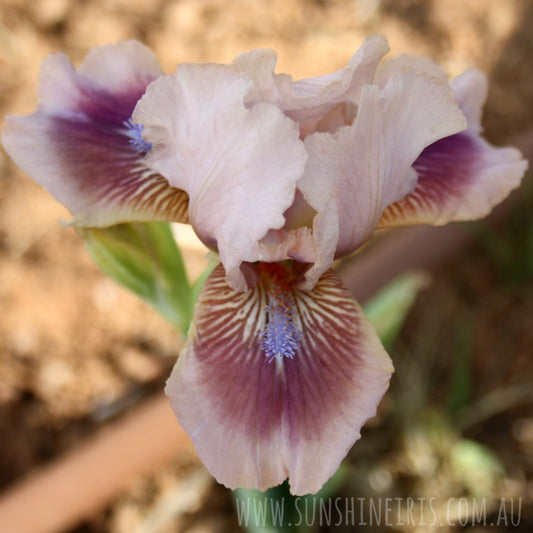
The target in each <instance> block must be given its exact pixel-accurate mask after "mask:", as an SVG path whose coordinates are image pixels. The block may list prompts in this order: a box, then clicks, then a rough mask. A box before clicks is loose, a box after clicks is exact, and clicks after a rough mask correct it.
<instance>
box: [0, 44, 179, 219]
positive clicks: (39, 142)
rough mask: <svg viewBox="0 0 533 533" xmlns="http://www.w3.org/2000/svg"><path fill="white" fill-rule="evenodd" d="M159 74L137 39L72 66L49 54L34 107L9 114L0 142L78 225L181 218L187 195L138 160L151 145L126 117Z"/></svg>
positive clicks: (150, 57) (113, 46)
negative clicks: (25, 113) (23, 113)
mask: <svg viewBox="0 0 533 533" xmlns="http://www.w3.org/2000/svg"><path fill="white" fill-rule="evenodd" d="M114 74H116V77H115V78H114V77H113V76H114ZM158 74H160V69H159V67H158V66H157V63H156V62H155V59H154V57H153V54H152V53H151V52H150V51H149V50H148V49H147V48H146V47H145V46H143V45H141V44H140V43H137V42H135V41H128V42H126V43H119V44H117V45H112V46H106V47H101V48H98V49H96V50H93V52H92V53H90V54H89V56H88V57H87V59H86V60H85V62H84V63H83V64H82V66H81V67H80V69H79V71H78V72H76V70H75V69H74V68H73V67H72V65H71V64H70V63H69V61H68V59H67V58H66V57H65V56H64V55H62V54H56V55H53V56H50V57H48V58H47V59H46V60H45V61H44V62H43V67H42V71H41V84H40V88H39V100H40V107H39V109H38V110H37V111H36V112H35V113H33V114H32V115H28V116H23V117H17V116H10V117H8V118H7V119H6V124H5V128H4V130H3V132H2V143H3V145H4V147H5V149H6V151H7V152H8V153H9V155H10V156H11V157H12V158H13V160H14V161H15V162H16V163H17V164H18V165H19V166H20V167H21V168H22V169H23V170H24V171H25V172H26V173H28V174H29V175H30V176H31V177H32V178H33V179H35V180H36V181H37V182H38V183H40V184H41V185H43V186H44V187H45V188H46V189H47V190H48V191H49V192H50V193H51V194H52V195H53V196H54V197H55V198H56V199H57V200H58V201H60V202H61V203H63V204H64V205H65V206H66V207H67V208H68V209H69V210H70V211H71V213H72V214H73V215H74V218H75V220H76V223H78V224H81V225H85V226H109V225H112V224H117V223H120V222H127V221H147V220H174V221H181V222H184V221H186V220H187V204H188V197H187V195H186V194H185V193H184V192H183V191H181V190H178V189H176V188H173V187H171V186H169V184H168V182H167V181H166V180H164V179H163V178H162V177H161V176H160V175H158V174H157V173H156V172H154V171H152V170H150V169H148V167H147V166H146V165H145V164H144V162H143V159H144V155H145V153H146V152H147V151H149V150H150V146H149V144H148V143H146V142H145V141H144V140H143V138H142V136H141V131H142V127H141V126H138V125H135V124H133V123H132V122H131V114H132V112H133V109H134V106H135V104H136V103H137V101H138V99H139V98H140V97H141V95H142V94H143V93H144V91H145V89H146V86H147V85H148V84H149V83H150V82H151V81H152V80H153V79H154V78H155V77H156V76H157V75H158Z"/></svg>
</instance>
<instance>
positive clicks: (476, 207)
mask: <svg viewBox="0 0 533 533" xmlns="http://www.w3.org/2000/svg"><path fill="white" fill-rule="evenodd" d="M452 86H453V89H454V91H455V94H456V97H457V101H458V102H459V106H460V107H461V109H462V110H463V111H464V113H465V115H466V117H467V120H468V130H466V131H464V132H461V133H458V134H456V135H452V136H450V137H447V138H445V139H442V140H440V141H437V142H435V143H434V144H432V145H430V146H428V147H427V148H426V149H425V150H424V151H423V152H422V154H421V155H420V156H419V157H418V158H417V160H416V161H415V163H414V165H413V166H414V168H415V170H416V171H417V173H418V182H417V185H416V188H415V190H414V191H413V192H412V193H411V194H409V195H408V196H406V197H405V198H403V199H401V200H399V201H398V202H396V203H394V204H393V205H391V206H389V207H388V208H387V209H386V210H385V212H384V213H383V216H382V218H381V221H380V226H397V225H407V224H422V223H425V224H436V225H441V224H446V223H448V222H450V221H452V220H455V221H459V220H472V219H476V218H481V217H484V216H485V215H487V214H488V213H489V212H490V211H491V210H492V208H493V207H494V206H495V205H497V204H498V203H499V202H501V201H502V200H503V199H504V198H505V197H507V195H508V194H509V193H510V191H512V190H513V189H515V188H517V187H518V186H519V185H520V182H521V179H522V177H523V175H524V173H525V171H526V169H527V161H525V160H524V159H523V158H522V155H521V153H520V152H519V151H518V150H515V149H513V148H496V147H494V146H491V145H490V144H489V143H488V142H487V141H485V139H483V138H482V137H481V136H480V135H479V132H480V130H481V126H480V117H481V108H482V105H483V102H484V100H485V97H486V94H487V83H486V78H485V76H484V74H482V73H481V72H479V71H476V70H468V71H466V72H465V73H463V74H462V75H461V76H459V77H458V78H456V79H455V80H454V82H453V84H452Z"/></svg>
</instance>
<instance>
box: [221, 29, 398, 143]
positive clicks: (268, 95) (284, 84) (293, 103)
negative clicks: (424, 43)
mask: <svg viewBox="0 0 533 533" xmlns="http://www.w3.org/2000/svg"><path fill="white" fill-rule="evenodd" d="M388 51H389V46H388V44H387V40H386V39H385V37H383V36H380V35H374V36H371V37H369V38H368V39H366V40H365V42H364V43H363V45H362V46H361V48H360V49H359V50H358V51H357V53H356V54H355V55H354V56H353V57H352V59H351V60H350V62H349V63H348V65H347V66H346V67H345V68H344V69H342V70H339V71H338V72H334V73H333V74H328V75H326V76H319V77H316V78H307V79H303V80H298V81H296V82H293V81H292V78H291V77H290V76H288V75H286V74H275V73H274V70H275V67H276V62H277V54H276V53H275V52H274V51H273V50H253V51H251V52H247V53H245V54H241V55H240V56H237V57H236V58H235V59H234V60H233V63H232V64H231V68H232V69H234V70H235V71H236V72H239V73H242V74H244V75H245V76H246V77H247V78H248V79H250V80H252V82H253V86H252V88H251V89H250V91H249V93H248V95H247V96H246V103H247V104H251V103H256V102H270V103H272V104H274V105H276V106H277V107H279V108H280V109H282V110H283V111H284V113H285V114H286V115H287V116H289V117H291V118H292V119H293V120H295V121H296V122H298V123H299V124H300V132H301V135H302V137H305V136H306V135H308V134H309V133H312V132H314V131H317V130H318V131H334V130H335V129H336V128H337V127H339V126H341V125H346V124H348V123H350V122H351V121H352V120H353V118H354V116H355V110H356V106H357V103H358V101H359V96H360V93H361V88H362V87H363V85H364V84H367V83H371V81H372V78H373V76H374V72H375V70H376V68H377V66H378V63H379V61H380V60H381V58H382V57H383V56H384V55H385V54H386V53H387V52H388Z"/></svg>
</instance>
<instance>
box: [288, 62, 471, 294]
mask: <svg viewBox="0 0 533 533" xmlns="http://www.w3.org/2000/svg"><path fill="white" fill-rule="evenodd" d="M465 126H466V123H465V119H464V116H463V115H462V113H461V112H460V111H459V109H458V107H457V103H456V102H455V99H454V97H453V93H452V91H451V89H450V88H449V86H448V85H447V84H445V83H443V82H441V81H440V80H438V79H436V78H432V77H428V76H426V75H424V74H420V73H416V72H414V71H405V72H403V71H402V72H398V73H395V74H394V75H393V76H391V77H390V78H389V80H388V82H387V84H386V86H385V88H384V89H383V90H380V89H379V88H378V87H377V86H370V85H367V86H365V87H364V88H363V93H362V96H361V102H360V105H359V111H358V114H357V118H356V121H355V122H354V124H353V125H352V126H347V127H344V128H341V129H340V130H339V131H338V132H336V133H335V134H329V133H315V134H313V135H310V136H309V137H307V138H306V139H305V146H306V148H307V150H308V153H309V160H308V164H307V167H306V171H305V174H304V176H303V178H302V179H301V180H300V181H299V182H298V188H299V189H300V190H301V191H302V193H303V194H304V197H305V199H306V200H307V202H308V203H309V204H310V205H311V206H312V207H313V208H314V209H315V210H316V211H317V213H318V214H317V215H316V217H315V219H314V225H313V232H314V235H315V239H316V241H317V247H318V259H317V261H316V262H315V264H314V265H313V267H312V268H311V269H310V270H309V272H308V273H307V276H306V279H307V283H306V284H304V285H303V286H302V287H303V288H311V287H312V286H313V283H314V281H315V280H316V279H317V277H318V276H320V274H321V273H322V272H323V271H324V270H325V269H327V268H329V266H330V265H331V263H332V262H333V259H334V257H335V256H343V255H347V254H349V253H351V252H352V251H354V250H355V249H357V248H358V247H359V246H360V245H361V244H363V243H364V242H365V241H366V240H367V239H368V237H369V236H370V235H371V234H372V233H373V232H374V230H375V228H376V226H377V224H378V222H379V219H380V217H381V215H382V213H383V210H384V209H385V207H387V206H388V205H390V204H391V203H393V202H395V201H397V200H399V199H401V198H403V197H404V196H406V195H407V194H408V193H409V192H410V191H412V190H413V188H414V187H415V184H416V179H417V175H416V172H415V171H414V170H413V168H412V166H411V165H412V164H413V163H414V161H415V160H416V158H417V157H418V156H419V155H420V153H421V152H422V150H423V149H424V148H425V147H426V146H428V145H430V144H431V143H433V142H435V141H436V140H437V139H440V138H442V137H446V136H448V135H450V134H452V133H455V132H457V131H460V130H462V129H464V128H465Z"/></svg>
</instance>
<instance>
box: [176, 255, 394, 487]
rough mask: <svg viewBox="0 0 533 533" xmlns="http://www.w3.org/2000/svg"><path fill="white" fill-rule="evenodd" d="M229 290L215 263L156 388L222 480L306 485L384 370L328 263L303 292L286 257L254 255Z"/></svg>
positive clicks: (339, 449)
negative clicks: (245, 279)
mask: <svg viewBox="0 0 533 533" xmlns="http://www.w3.org/2000/svg"><path fill="white" fill-rule="evenodd" d="M258 268H259V279H260V282H259V283H258V284H257V285H256V287H255V288H253V289H250V290H249V291H247V292H240V293H239V292H235V291H233V290H232V289H231V288H230V287H228V285H227V284H226V282H225V275H224V271H223V269H222V268H221V267H220V266H219V267H218V268H217V269H216V270H215V271H214V272H213V273H212V274H211V276H210V278H209V279H208V281H207V283H206V284H205V286H204V288H203V290H202V293H201V295H200V298H199V300H198V304H197V307H196V311H195V316H194V319H193V327H192V329H191V332H190V336H189V340H188V341H187V344H186V346H185V347H184V349H183V352H182V353H181V355H180V358H179V360H178V363H177V364H176V366H175V368H174V370H173V372H172V375H171V377H170V378H169V381H168V383H167V387H166V393H167V394H168V395H169V396H170V399H171V403H172V406H173V408H174V411H175V412H176V414H177V417H178V420H179V422H180V424H181V425H182V427H183V428H184V429H185V430H186V431H187V432H188V433H189V435H190V436H191V439H192V440H193V442H194V444H195V446H196V449H197V451H198V454H199V456H200V458H201V459H202V460H203V461H204V463H205V464H206V466H207V468H208V469H209V470H210V471H211V473H212V474H213V475H214V476H215V477H216V478H217V480H218V481H219V482H221V483H223V484H225V485H227V486H228V487H230V488H237V487H245V488H257V489H260V490H265V489H267V488H268V487H272V486H275V485H278V484H279V483H281V482H282V481H283V480H284V479H285V478H287V477H289V481H290V485H291V492H293V493H294V494H306V493H315V492H317V491H318V490H319V489H320V488H321V487H322V485H323V484H324V483H325V482H326V481H327V479H328V478H329V477H330V476H331V475H332V474H333V473H334V472H335V471H336V469H337V468H338V466H339V464H340V462H341V460H342V459H343V458H344V457H345V455H346V453H347V452H348V450H349V449H350V447H351V446H352V444H353V443H354V442H355V441H356V440H357V439H358V438H359V437H360V429H361V426H362V425H363V424H364V423H365V421H366V420H367V419H368V418H370V417H372V416H374V414H375V412H376V407H377V404H378V403H379V401H380V399H381V398H382V396H383V394H384V392H385V391H386V389H387V387H388V383H389V379H390V375H391V373H392V371H393V368H392V363H391V361H390V358H389V357H388V355H387V353H386V352H385V351H384V349H383V346H382V345H381V343H380V341H379V339H378V338H377V335H376V333H375V332H374V330H373V328H372V326H371V325H370V324H369V322H368V321H367V319H366V318H365V316H364V315H363V313H362V311H361V309H360V308H359V306H358V305H357V303H356V302H355V300H354V299H353V297H352V296H351V295H350V293H349V292H348V291H347V289H346V288H345V287H344V286H343V285H342V282H341V281H340V280H339V278H338V277H337V276H336V275H335V274H334V273H333V271H328V272H326V273H325V274H324V276H323V277H322V278H321V279H320V280H319V282H318V283H317V285H316V286H315V288H314V290H313V291H311V292H301V291H298V290H295V289H294V285H293V282H294V278H295V277H296V275H297V273H296V272H295V271H293V270H292V268H293V267H292V266H291V265H283V264H260V265H259V267H258Z"/></svg>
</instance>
